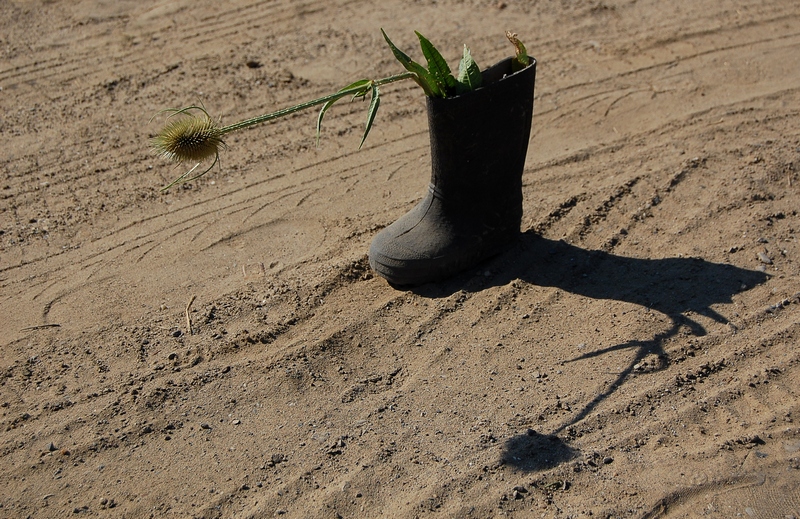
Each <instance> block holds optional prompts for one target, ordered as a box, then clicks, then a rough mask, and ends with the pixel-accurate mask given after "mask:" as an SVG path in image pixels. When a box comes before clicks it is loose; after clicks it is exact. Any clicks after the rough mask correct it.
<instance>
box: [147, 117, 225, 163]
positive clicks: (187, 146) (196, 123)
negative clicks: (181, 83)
mask: <svg viewBox="0 0 800 519" xmlns="http://www.w3.org/2000/svg"><path fill="white" fill-rule="evenodd" d="M193 109H194V110H199V111H201V112H202V114H201V115H194V114H192V113H191V110H193ZM170 111H171V112H173V113H172V115H171V116H170V117H175V119H173V120H172V121H171V122H170V123H169V124H167V125H166V126H164V128H163V129H162V130H161V131H160V132H159V133H158V135H156V136H155V137H154V138H153V140H152V144H153V149H154V150H155V152H156V153H157V154H158V155H161V156H162V157H164V158H166V159H169V160H171V161H174V162H179V163H183V162H202V161H204V160H205V159H209V158H212V157H216V156H217V155H218V154H219V150H220V148H222V147H224V146H225V143H224V142H223V141H222V134H223V132H222V131H221V129H220V127H219V126H217V124H216V123H215V122H214V121H213V120H212V119H211V117H209V115H208V112H206V111H205V110H204V109H202V108H200V107H197V106H190V107H188V108H182V109H180V110H170Z"/></svg>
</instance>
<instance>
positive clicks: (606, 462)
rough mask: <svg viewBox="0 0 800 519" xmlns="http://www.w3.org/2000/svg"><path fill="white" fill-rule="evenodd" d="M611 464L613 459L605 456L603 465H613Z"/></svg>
mask: <svg viewBox="0 0 800 519" xmlns="http://www.w3.org/2000/svg"><path fill="white" fill-rule="evenodd" d="M613 462H614V458H612V457H611V456H606V457H605V458H603V464H604V465H608V464H609V463H613Z"/></svg>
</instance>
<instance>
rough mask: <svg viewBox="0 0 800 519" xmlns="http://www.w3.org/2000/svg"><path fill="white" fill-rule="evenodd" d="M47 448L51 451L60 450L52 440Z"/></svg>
mask: <svg viewBox="0 0 800 519" xmlns="http://www.w3.org/2000/svg"><path fill="white" fill-rule="evenodd" d="M47 450H48V451H50V452H54V451H57V450H58V447H56V446H55V444H54V443H53V442H50V445H48V446H47Z"/></svg>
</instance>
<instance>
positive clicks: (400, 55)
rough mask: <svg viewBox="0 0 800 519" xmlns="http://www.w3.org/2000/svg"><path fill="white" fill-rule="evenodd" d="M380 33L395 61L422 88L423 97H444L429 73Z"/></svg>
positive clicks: (384, 33)
mask: <svg viewBox="0 0 800 519" xmlns="http://www.w3.org/2000/svg"><path fill="white" fill-rule="evenodd" d="M381 33H382V34H383V39H385V40H386V43H388V44H389V48H390V49H392V53H393V54H394V57H395V58H397V61H399V62H400V64H401V65H403V67H405V69H406V70H408V71H409V72H412V73H414V75H415V76H416V77H415V78H414V81H416V82H417V84H418V85H419V86H420V87H422V90H424V91H425V95H426V96H428V97H444V92H442V91H441V89H440V88H439V85H438V84H437V83H436V81H435V80H434V78H433V76H432V75H431V74H430V72H428V70H427V69H426V68H425V67H423V66H422V65H420V64H419V63H417V62H416V61H414V60H412V59H411V58H409V57H408V55H407V54H406V53H404V52H403V51H401V50H400V49H398V48H397V47H396V46H395V44H394V43H392V40H390V39H389V36H387V35H386V32H385V31H384V30H383V29H381Z"/></svg>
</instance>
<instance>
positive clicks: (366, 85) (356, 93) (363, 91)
mask: <svg viewBox="0 0 800 519" xmlns="http://www.w3.org/2000/svg"><path fill="white" fill-rule="evenodd" d="M371 86H372V80H369V79H360V80H358V81H356V82H355V83H351V84H349V85H347V86H346V87H344V88H342V89H341V90H339V92H338V94H341V95H339V96H337V97H335V98H333V99H331V100H330V101H328V102H327V103H325V104H324V105H322V108H321V109H320V111H319V115H318V116H317V146H319V134H320V132H321V131H322V118H323V117H324V116H325V112H327V111H328V108H330V107H331V106H333V103H335V102H336V101H338V100H339V99H341V98H343V97H344V96H346V95H348V94H351V93H352V94H353V99H355V98H357V97H364V96H365V95H367V92H369V89H370V87H371Z"/></svg>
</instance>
